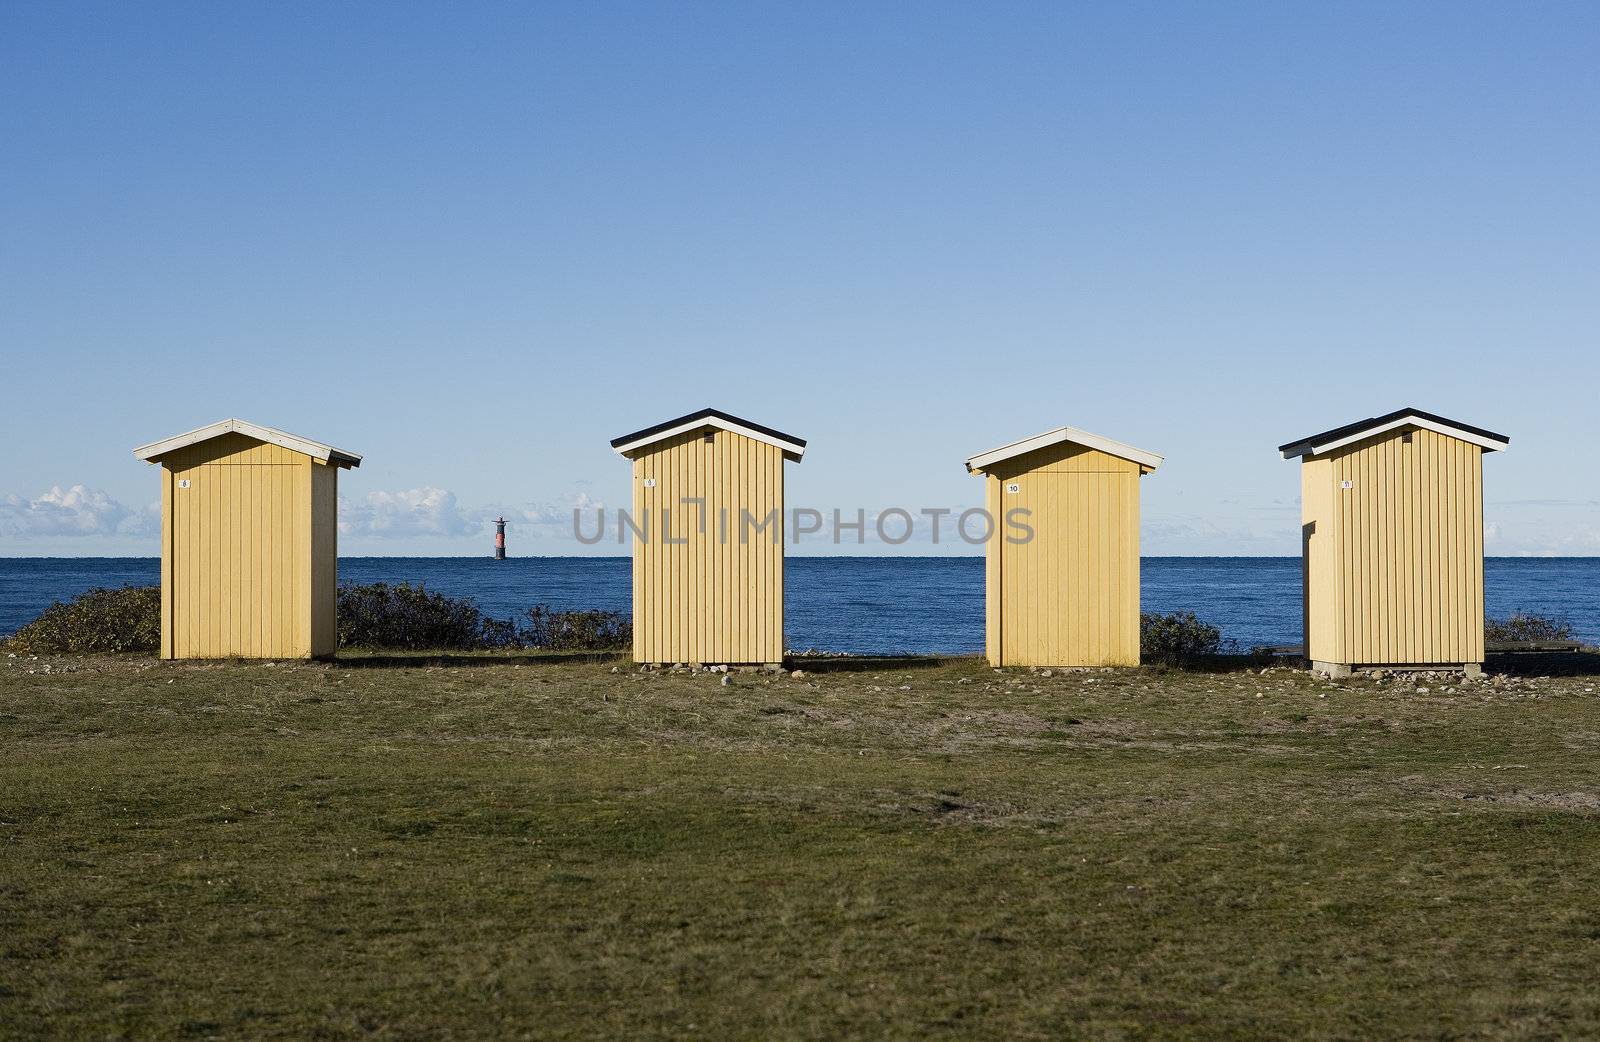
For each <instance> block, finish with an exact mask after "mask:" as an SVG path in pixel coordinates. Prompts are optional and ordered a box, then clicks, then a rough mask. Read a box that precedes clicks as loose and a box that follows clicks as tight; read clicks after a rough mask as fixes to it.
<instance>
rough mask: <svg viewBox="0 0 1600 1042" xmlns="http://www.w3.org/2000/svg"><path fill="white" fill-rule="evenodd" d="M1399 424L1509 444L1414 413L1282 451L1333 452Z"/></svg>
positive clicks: (1488, 447) (1483, 443)
mask: <svg viewBox="0 0 1600 1042" xmlns="http://www.w3.org/2000/svg"><path fill="white" fill-rule="evenodd" d="M1400 427H1420V428H1422V429H1423V430H1429V431H1433V432H1434V433H1435V434H1443V435H1445V436H1446V437H1450V438H1456V439H1457V440H1460V441H1464V442H1467V443H1469V444H1472V445H1476V446H1478V447H1479V448H1481V449H1483V450H1484V451H1485V452H1497V451H1499V450H1501V449H1504V448H1505V447H1506V446H1508V445H1510V444H1511V442H1509V441H1501V440H1500V439H1498V438H1486V437H1484V436H1483V435H1481V434H1478V433H1475V432H1473V431H1465V430H1462V429H1461V428H1460V427H1452V426H1451V425H1450V424H1448V423H1438V422H1436V421H1434V420H1430V419H1426V418H1425V417H1422V416H1414V415H1413V416H1401V417H1399V418H1398V419H1394V420H1390V421H1389V422H1388V423H1385V424H1381V425H1379V426H1377V427H1368V428H1366V429H1365V430H1360V431H1357V432H1355V433H1354V434H1346V435H1345V436H1344V437H1342V438H1335V439H1334V440H1333V441H1324V442H1310V441H1302V442H1298V443H1296V444H1294V445H1291V446H1289V447H1288V448H1287V449H1284V450H1283V458H1284V459H1295V458H1297V457H1300V456H1320V455H1322V454H1323V453H1326V452H1333V451H1334V450H1335V449H1342V448H1344V447H1345V446H1346V445H1354V444H1355V443H1356V442H1358V441H1365V440H1367V439H1368V438H1373V437H1376V436H1378V435H1380V434H1387V433H1388V432H1389V431H1392V430H1395V429H1397V428H1400Z"/></svg>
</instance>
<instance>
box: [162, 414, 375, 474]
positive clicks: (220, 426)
mask: <svg viewBox="0 0 1600 1042" xmlns="http://www.w3.org/2000/svg"><path fill="white" fill-rule="evenodd" d="M224 434H243V435H244V436H245V437H247V438H254V439H256V440H257V441H264V442H268V443H269V444H272V445H281V446H283V447H284V448H286V449H293V450H294V451H296V452H302V453H305V454H306V455H307V456H310V457H311V458H312V459H314V460H317V461H318V462H320V463H332V464H334V465H336V466H341V467H359V466H361V457H360V456H358V455H356V454H355V453H353V452H346V451H344V450H343V449H336V448H334V447H333V446H332V445H324V444H323V443H322V442H320V441H312V440H311V439H310V438H302V437H300V436H299V435H298V434H290V433H288V432H287V431H280V430H277V429H276V428H273V427H263V426H261V425H260V424H258V423H251V422H250V421H249V420H240V419H230V420H219V421H217V422H216V423H213V424H211V425H210V426H207V427H198V428H196V429H194V430H192V431H189V432H187V433H185V434H176V435H173V436H172V437H170V438H164V439H162V440H161V441H153V442H151V443H150V444H148V445H141V446H139V447H138V448H137V449H134V450H133V454H134V455H135V456H137V457H139V458H140V459H142V460H144V461H145V462H146V463H153V462H155V460H156V459H157V458H158V457H161V456H165V455H166V454H167V453H169V452H173V451H175V450H177V449H181V448H184V447H186V446H189V445H198V444H199V443H200V442H202V441H210V440H211V439H212V438H217V437H221V436H222V435H224Z"/></svg>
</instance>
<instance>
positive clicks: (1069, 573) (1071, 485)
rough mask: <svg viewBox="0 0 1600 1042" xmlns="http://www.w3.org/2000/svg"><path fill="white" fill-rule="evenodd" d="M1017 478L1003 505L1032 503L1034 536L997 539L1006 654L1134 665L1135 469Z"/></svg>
mask: <svg viewBox="0 0 1600 1042" xmlns="http://www.w3.org/2000/svg"><path fill="white" fill-rule="evenodd" d="M1015 483H1016V484H1017V486H1018V488H1017V491H1016V492H1015V493H1012V492H1010V491H1009V487H1008V486H1007V490H1006V494H1004V495H1002V497H1001V506H1002V508H1003V509H1004V510H1005V511H1008V512H1009V511H1010V510H1011V509H1012V508H1015V507H1021V508H1024V509H1026V510H1028V511H1029V514H1028V517H1027V524H1028V525H1029V527H1031V528H1032V529H1033V536H1032V538H1031V539H1029V540H1027V541H1026V542H1016V543H1013V542H1011V541H1010V539H1003V540H1002V543H1001V545H1002V547H1003V549H1002V552H1003V554H1004V555H1005V557H1004V576H1003V579H1002V596H1003V600H1004V604H1003V608H1002V610H1003V618H1004V626H1005V635H1004V637H1003V641H1004V648H1005V659H1006V662H1007V663H1008V664H1017V665H1137V664H1138V661H1139V630H1138V604H1139V601H1138V597H1139V591H1138V570H1137V569H1138V555H1139V544H1138V509H1139V508H1138V476H1137V474H1135V473H1116V472H1109V471H1086V472H1085V471H1079V472H1067V471H1035V472H1033V473H1029V474H1025V475H1022V476H1021V477H1020V479H1016V481H1015ZM1005 534H1006V535H1007V536H1018V535H1019V533H1018V532H1017V531H1016V530H1015V529H1009V528H1008V529H1007V530H1006V533H1005Z"/></svg>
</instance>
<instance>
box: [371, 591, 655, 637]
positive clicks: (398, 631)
mask: <svg viewBox="0 0 1600 1042" xmlns="http://www.w3.org/2000/svg"><path fill="white" fill-rule="evenodd" d="M632 641H633V624H632V622H631V621H630V620H629V619H628V617H627V616H626V615H622V614H619V613H617V612H610V611H556V610H555V609H553V608H551V607H550V606H549V605H546V604H539V605H535V606H534V607H532V608H530V609H528V613H527V621H526V622H525V623H524V624H523V625H521V626H519V625H517V623H516V622H515V621H513V620H511V619H496V618H493V617H492V616H488V615H485V614H483V612H482V611H480V610H479V609H478V606H477V604H476V603H474V601H473V600H472V598H470V597H447V596H445V595H444V594H442V593H430V592H428V591H427V590H426V589H425V588H423V587H421V586H411V585H410V584H408V583H400V584H398V585H394V586H390V585H388V584H386V583H373V584H371V585H367V586H345V587H341V588H340V590H339V645H340V646H341V647H347V648H391V649H408V650H428V651H431V650H447V651H483V650H493V649H497V648H540V649H547V650H556V651H574V650H582V651H612V650H617V649H620V648H626V647H627V646H628V645H629V644H631V643H632Z"/></svg>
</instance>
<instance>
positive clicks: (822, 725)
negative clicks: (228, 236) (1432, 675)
mask: <svg viewBox="0 0 1600 1042" xmlns="http://www.w3.org/2000/svg"><path fill="white" fill-rule="evenodd" d="M1569 661H1570V660H1569ZM1585 662H1587V660H1585ZM46 665H49V666H50V667H51V669H50V672H49V673H45V672H43V668H44V666H46ZM1586 671H1587V670H1584V669H1580V670H1579V671H1578V672H1579V673H1580V674H1582V673H1583V672H1586ZM1597 687H1600V683H1597V681H1596V679H1595V678H1594V677H1593V676H1584V675H1576V676H1567V677H1558V678H1552V679H1512V680H1510V681H1502V682H1497V683H1488V682H1485V683H1481V684H1463V683H1461V682H1459V681H1455V682H1448V681H1447V682H1440V681H1437V680H1434V681H1425V682H1422V683H1420V684H1416V683H1410V682H1386V683H1377V682H1374V681H1372V680H1367V679H1356V680H1351V681H1340V682H1330V681H1325V680H1318V679H1316V678H1314V677H1311V676H1308V675H1306V674H1303V673H1296V672H1289V671H1274V672H1271V673H1269V674H1265V675H1263V674H1260V673H1259V672H1257V671H1255V670H1248V671H1247V670H1242V669H1241V670H1238V671H1234V672H1223V673H1208V674H1178V673H1170V674H1160V673H1151V672H1141V671H1134V672H1094V673H1061V672H1056V673H1054V674H1053V675H1051V676H1048V677H1047V676H1042V675H1035V674H1030V673H1029V672H1027V671H1016V670H1012V671H1007V672H1005V673H1004V674H998V673H995V672H993V671H991V670H990V669H988V668H987V667H986V666H984V665H982V664H981V663H978V662H975V661H969V660H962V661H953V662H946V663H939V664H927V665H915V666H913V665H900V666H896V667H887V666H880V667H870V668H866V669H864V670H843V669H841V670H839V671H832V672H822V673H808V674H807V675H805V676H783V677H773V676H768V675H756V674H750V675H736V676H734V677H733V678H732V681H731V683H730V684H729V685H727V686H723V685H721V684H720V682H719V680H718V678H716V677H714V676H706V675H691V674H672V673H661V672H657V673H650V674H640V673H637V672H633V671H632V670H631V669H630V667H628V666H626V665H623V666H621V667H620V671H618V672H613V663H610V662H605V663H596V662H582V661H573V662H558V661H551V660H535V659H527V660H519V661H505V660H495V659H490V658H483V659H453V660H448V661H445V662H443V663H438V664H428V663H427V662H425V661H423V660H404V659H401V660H393V659H390V660H381V659H350V660H346V661H344V662H342V663H341V664H340V665H336V666H322V665H297V666H290V665H281V664H280V665H275V666H268V665H264V664H193V665H170V664H167V665H164V664H158V663H154V662H150V661H145V660H138V659H84V660H73V661H61V660H57V661H54V662H48V663H47V662H46V661H45V660H42V659H41V660H31V659H25V658H21V659H4V658H0V1037H3V1038H18V1039H22V1038H138V1039H147V1038H210V1037H220V1038H240V1037H280V1038H350V1037H374V1038H396V1039H398V1038H451V1039H454V1038H600V1037H610V1038H626V1039H645V1038H685V1039H688V1038H696V1039H699V1038H741V1039H785V1038H816V1039H843V1038H876V1037H884V1038H905V1039H914V1038H915V1039H922V1038H940V1037H949V1038H993V1039H1000V1038H1024V1039H1027V1038H1037V1039H1056V1038H1064V1037H1089V1038H1135V1037H1138V1038H1148V1037H1262V1036H1269V1037H1282V1038H1290V1037H1292V1038H1374V1037H1425V1038H1475V1037H1504V1038H1550V1037H1559V1036H1591V1037H1592V1036H1595V1035H1600V988H1597V984H1600V766H1597V763H1600V694H1597V690H1596V689H1597Z"/></svg>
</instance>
